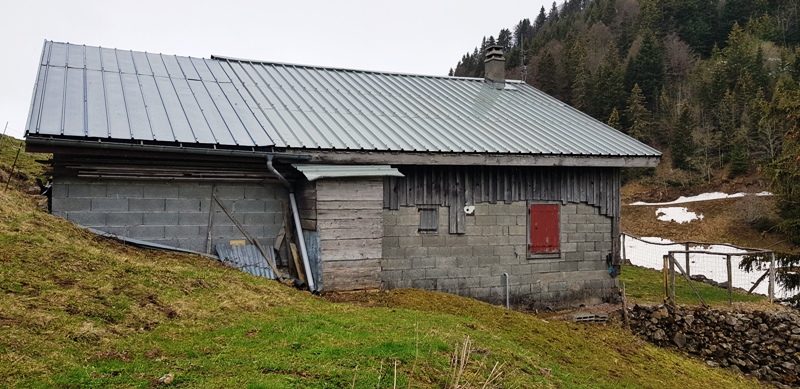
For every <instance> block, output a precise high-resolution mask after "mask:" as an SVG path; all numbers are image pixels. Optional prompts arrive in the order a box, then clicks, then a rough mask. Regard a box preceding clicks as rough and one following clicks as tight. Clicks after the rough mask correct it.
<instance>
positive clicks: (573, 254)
mask: <svg viewBox="0 0 800 389" xmlns="http://www.w3.org/2000/svg"><path fill="white" fill-rule="evenodd" d="M563 255H564V260H565V261H583V260H584V256H583V251H580V249H579V250H578V251H570V252H568V253H563Z"/></svg>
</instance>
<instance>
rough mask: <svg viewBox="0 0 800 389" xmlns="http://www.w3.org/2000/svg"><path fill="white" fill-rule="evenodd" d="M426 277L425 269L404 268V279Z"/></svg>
mask: <svg viewBox="0 0 800 389" xmlns="http://www.w3.org/2000/svg"><path fill="white" fill-rule="evenodd" d="M423 277H425V269H414V268H412V269H409V270H403V279H406V280H416V279H420V278H423Z"/></svg>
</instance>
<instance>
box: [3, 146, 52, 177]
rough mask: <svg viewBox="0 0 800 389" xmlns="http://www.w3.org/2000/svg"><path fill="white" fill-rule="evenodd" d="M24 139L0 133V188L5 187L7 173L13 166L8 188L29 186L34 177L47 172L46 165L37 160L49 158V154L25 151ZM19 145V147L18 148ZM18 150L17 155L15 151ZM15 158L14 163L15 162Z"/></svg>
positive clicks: (41, 175)
mask: <svg viewBox="0 0 800 389" xmlns="http://www.w3.org/2000/svg"><path fill="white" fill-rule="evenodd" d="M24 142H25V141H24V140H21V139H16V138H13V137H10V136H7V135H0V179H2V180H0V181H2V182H0V190H3V189H4V188H5V187H6V183H7V182H8V174H9V172H11V171H12V170H11V168H12V167H13V168H14V170H13V178H12V180H11V184H10V185H9V188H22V187H23V186H31V184H33V183H35V179H36V178H39V177H43V176H45V175H46V174H47V169H46V166H44V165H42V164H41V163H38V162H36V161H37V160H46V159H50V154H33V153H26V152H25V146H24ZM20 146H21V148H20ZM18 151H19V156H17V154H18V153H17V152H18ZM15 160H16V163H15Z"/></svg>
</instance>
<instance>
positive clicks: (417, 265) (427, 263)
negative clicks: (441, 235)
mask: <svg viewBox="0 0 800 389" xmlns="http://www.w3.org/2000/svg"><path fill="white" fill-rule="evenodd" d="M411 267H412V268H414V269H426V268H433V267H436V258H413V259H412V260H411Z"/></svg>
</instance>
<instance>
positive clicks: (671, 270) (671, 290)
mask: <svg viewBox="0 0 800 389" xmlns="http://www.w3.org/2000/svg"><path fill="white" fill-rule="evenodd" d="M669 300H670V302H671V303H672V304H675V257H674V256H672V255H670V256H669Z"/></svg>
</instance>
